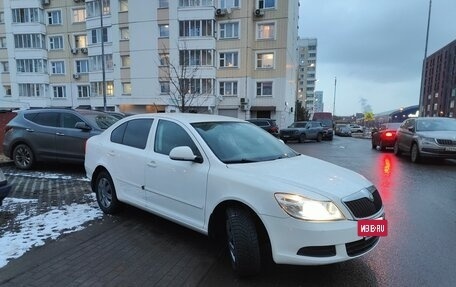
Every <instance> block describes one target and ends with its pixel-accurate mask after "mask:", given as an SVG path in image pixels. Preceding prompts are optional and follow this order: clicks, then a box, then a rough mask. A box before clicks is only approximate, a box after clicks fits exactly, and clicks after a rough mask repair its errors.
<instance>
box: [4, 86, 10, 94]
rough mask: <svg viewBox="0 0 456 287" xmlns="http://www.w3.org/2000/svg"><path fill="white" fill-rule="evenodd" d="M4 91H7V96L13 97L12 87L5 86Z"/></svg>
mask: <svg viewBox="0 0 456 287" xmlns="http://www.w3.org/2000/svg"><path fill="white" fill-rule="evenodd" d="M3 89H4V90H5V96H7V97H10V96H11V86H10V85H4V86H3Z"/></svg>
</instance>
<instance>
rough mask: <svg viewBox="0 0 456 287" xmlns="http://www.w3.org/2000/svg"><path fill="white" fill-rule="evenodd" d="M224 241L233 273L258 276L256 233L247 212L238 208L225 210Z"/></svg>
mask: <svg viewBox="0 0 456 287" xmlns="http://www.w3.org/2000/svg"><path fill="white" fill-rule="evenodd" d="M226 239H227V244H228V251H229V257H230V261H231V266H232V267H233V270H234V271H235V273H236V274H237V275H239V276H241V277H245V276H252V275H255V274H258V273H259V272H260V269H261V256H260V254H261V253H260V245H259V240H258V232H257V229H256V226H255V222H254V220H253V218H252V216H251V215H250V214H249V212H248V211H247V210H245V209H243V208H240V207H230V208H228V209H227V211H226Z"/></svg>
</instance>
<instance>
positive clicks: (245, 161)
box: [224, 158, 258, 163]
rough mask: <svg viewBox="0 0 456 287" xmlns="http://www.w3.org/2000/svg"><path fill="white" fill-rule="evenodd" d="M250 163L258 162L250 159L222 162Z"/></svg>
mask: <svg viewBox="0 0 456 287" xmlns="http://www.w3.org/2000/svg"><path fill="white" fill-rule="evenodd" d="M251 162H258V161H257V160H252V159H246V158H241V159H233V160H225V161H224V163H251Z"/></svg>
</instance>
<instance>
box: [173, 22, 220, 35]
mask: <svg viewBox="0 0 456 287" xmlns="http://www.w3.org/2000/svg"><path fill="white" fill-rule="evenodd" d="M213 27H214V21H213V20H190V21H179V36H180V37H211V36H213V35H214V32H213V30H214V29H213Z"/></svg>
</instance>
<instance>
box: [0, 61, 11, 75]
mask: <svg viewBox="0 0 456 287" xmlns="http://www.w3.org/2000/svg"><path fill="white" fill-rule="evenodd" d="M0 64H1V66H2V73H9V63H8V61H1V62H0Z"/></svg>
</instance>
